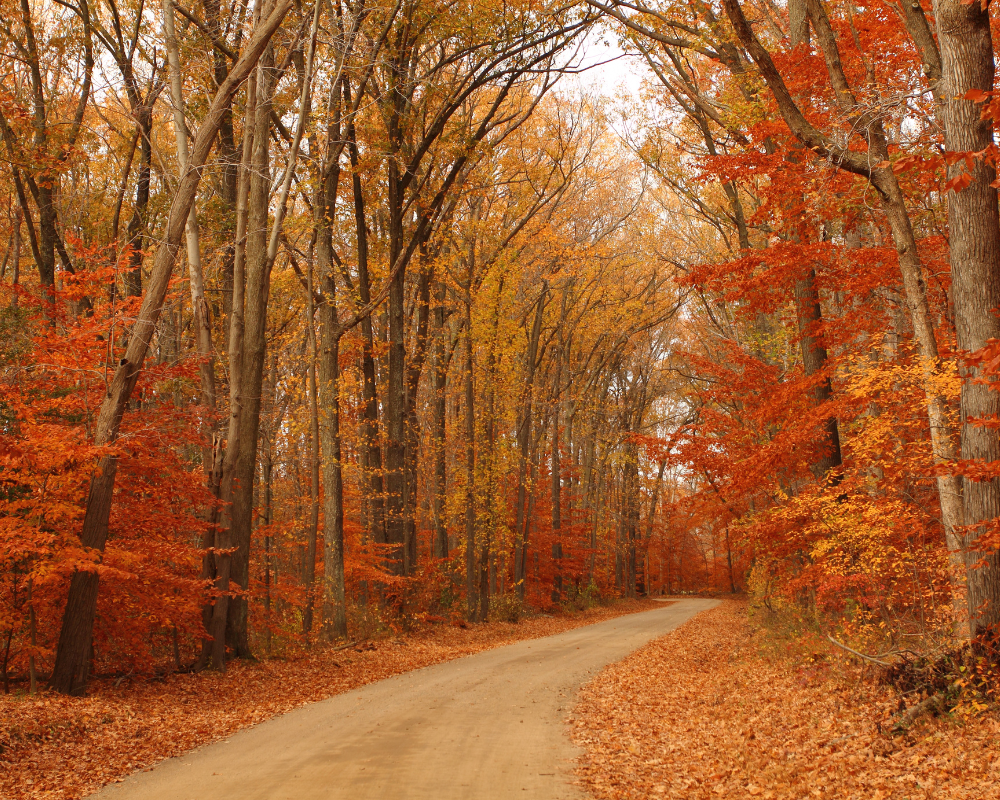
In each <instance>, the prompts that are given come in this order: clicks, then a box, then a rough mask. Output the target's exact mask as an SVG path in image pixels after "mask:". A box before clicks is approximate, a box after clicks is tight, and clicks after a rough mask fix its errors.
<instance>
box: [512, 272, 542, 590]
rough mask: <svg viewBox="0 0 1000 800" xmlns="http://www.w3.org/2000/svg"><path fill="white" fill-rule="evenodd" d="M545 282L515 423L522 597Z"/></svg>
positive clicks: (517, 576) (517, 564)
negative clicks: (536, 383) (530, 465)
mask: <svg viewBox="0 0 1000 800" xmlns="http://www.w3.org/2000/svg"><path fill="white" fill-rule="evenodd" d="M548 289H549V287H548V284H547V283H546V284H544V285H543V288H542V294H541V295H540V296H539V298H538V300H537V301H536V306H535V317H534V322H532V325H531V333H530V335H529V336H528V351H527V353H526V354H525V360H524V373H525V375H524V379H525V380H524V383H525V389H524V395H523V398H522V400H521V410H520V414H519V419H518V422H517V452H518V459H517V507H516V511H515V514H514V586H515V587H516V591H517V596H518V597H519V598H520V599H521V600H523V599H524V589H525V579H526V577H527V561H528V525H527V522H528V516H527V497H528V491H529V487H528V480H527V478H528V450H529V448H530V446H531V425H532V417H533V406H534V384H535V369H536V367H537V364H536V362H537V360H538V343H539V340H540V339H541V335H542V320H543V318H544V314H545V299H546V296H547V295H548Z"/></svg>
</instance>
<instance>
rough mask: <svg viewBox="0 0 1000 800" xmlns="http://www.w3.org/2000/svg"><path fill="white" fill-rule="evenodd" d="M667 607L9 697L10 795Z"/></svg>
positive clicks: (41, 795) (5, 735) (624, 605)
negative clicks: (390, 681) (426, 671)
mask: <svg viewBox="0 0 1000 800" xmlns="http://www.w3.org/2000/svg"><path fill="white" fill-rule="evenodd" d="M654 607H659V604H657V603H655V602H653V601H649V600H638V601H622V602H617V603H614V604H612V605H607V606H598V607H595V608H591V609H588V610H585V611H582V612H579V613H573V614H559V615H556V616H551V615H538V616H534V617H529V618H527V619H524V620H522V621H521V622H519V623H517V624H513V623H507V622H488V623H482V624H470V625H468V626H464V623H463V626H456V625H425V626H423V627H420V628H417V629H415V630H413V631H411V632H410V633H408V634H405V635H399V634H397V635H394V636H393V637H391V638H387V639H383V640H377V641H369V642H362V643H359V644H356V645H352V646H350V647H341V648H332V647H330V648H320V647H317V648H315V649H314V650H312V651H310V652H307V653H306V654H305V655H304V656H302V657H299V658H296V659H293V660H288V661H282V660H277V659H272V660H267V661H262V662H259V663H249V664H247V663H240V662H234V663H231V664H230V665H229V668H228V670H227V672H226V673H225V674H219V673H216V672H207V671H206V672H200V673H190V672H188V673H184V672H176V673H172V674H168V675H165V676H163V677H162V678H159V679H149V680H143V679H135V680H130V681H128V682H125V683H122V684H120V685H117V686H116V683H118V681H115V680H101V681H94V682H93V685H92V689H91V691H90V693H89V694H88V696H87V697H82V698H76V697H65V696H63V695H57V694H53V693H43V694H40V695H36V696H29V695H24V694H21V695H6V696H0V798H3V800H75V798H80V797H84V796H86V795H87V794H89V793H91V792H94V791H96V790H97V789H99V788H100V787H101V786H104V785H106V784H109V783H112V782H116V781H120V780H123V779H124V778H125V776H127V775H128V774H130V773H131V772H134V771H138V770H141V769H148V768H150V767H152V766H153V765H154V764H156V763H157V762H158V761H161V760H163V759H165V758H170V757H172V756H177V755H180V754H182V753H184V752H186V751H188V750H191V749H192V748H195V747H199V746H201V745H204V744H207V743H209V742H212V741H215V740H217V739H221V738H223V737H225V736H228V735H230V734H232V733H235V732H236V731H238V730H240V729H242V728H247V727H250V726H252V725H256V724H257V723H260V722H264V721H265V720H268V719H270V718H271V717H274V716H277V715H279V714H283V713H285V712H287V711H290V710H292V709H294V708H296V707H298V706H302V705H305V704H306V703H312V702H315V701H318V700H323V699H325V698H327V697H332V696H333V695H336V694H340V693H341V692H346V691H349V690H351V689H355V688H358V687H359V686H364V685H365V684H368V683H372V682H374V681H379V680H382V679H384V678H389V677H391V676H393V675H398V674H400V673H402V672H408V671H410V670H414V669H420V668H421V667H427V666H431V665H432V664H437V663H440V662H442V661H449V660H451V659H455V658H461V657H462V656H467V655H472V654H474V653H479V652H481V651H483V650H489V649H492V648H495V647H502V646H503V645H506V644H511V643H513V642H517V641H522V640H525V639H537V638H540V637H543V636H552V635H553V634H556V633H561V632H563V631H566V630H570V629H572V628H577V627H581V626H583V625H592V624H594V623H596V622H601V621H603V620H606V619H611V618H613V617H618V616H623V615H625V614H632V613H635V612H638V611H646V610H649V609H650V608H654Z"/></svg>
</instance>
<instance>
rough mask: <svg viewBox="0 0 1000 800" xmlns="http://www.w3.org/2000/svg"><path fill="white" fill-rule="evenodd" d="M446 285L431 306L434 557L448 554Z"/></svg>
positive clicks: (447, 349) (449, 349) (442, 556)
mask: <svg viewBox="0 0 1000 800" xmlns="http://www.w3.org/2000/svg"><path fill="white" fill-rule="evenodd" d="M446 291H447V287H446V285H445V284H444V283H443V282H442V283H440V284H438V291H437V298H436V303H437V305H436V306H435V308H434V326H435V328H436V329H437V338H436V340H435V343H434V397H433V399H432V401H431V402H432V403H433V410H434V420H433V424H434V429H433V433H432V436H433V440H434V501H433V502H434V557H435V558H441V559H444V558H447V557H448V524H447V520H446V519H445V500H446V499H447V491H448V469H447V467H448V465H447V451H446V445H447V442H446V433H447V431H446V422H447V419H446V414H447V410H448V406H447V399H448V398H447V395H446V390H447V388H448V363H449V361H450V360H451V354H452V352H453V349H452V348H450V347H449V346H448V342H447V341H446V340H445V337H446V336H447V335H448V334H449V333H450V331H449V330H448V328H447V327H446V326H445V307H444V303H445V297H446V294H445V293H446Z"/></svg>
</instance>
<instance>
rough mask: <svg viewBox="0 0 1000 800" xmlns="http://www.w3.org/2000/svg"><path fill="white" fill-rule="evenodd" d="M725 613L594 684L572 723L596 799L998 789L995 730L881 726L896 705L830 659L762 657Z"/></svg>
mask: <svg viewBox="0 0 1000 800" xmlns="http://www.w3.org/2000/svg"><path fill="white" fill-rule="evenodd" d="M762 635H763V634H762V632H754V631H753V630H752V628H751V626H750V624H749V623H748V620H747V611H746V606H745V605H744V604H742V603H739V602H735V601H727V602H725V603H724V604H723V605H721V606H719V607H718V608H715V609H713V610H712V611H709V612H705V613H703V614H700V615H698V616H697V617H696V618H695V619H693V620H691V621H690V622H688V623H687V624H685V625H683V626H682V627H680V628H678V629H677V630H676V631H674V632H672V633H670V634H668V635H667V636H665V637H663V638H661V639H659V640H657V641H655V642H652V643H651V644H649V645H647V646H646V647H644V648H642V649H641V650H639V651H637V652H636V653H634V654H633V655H631V656H630V657H629V658H627V659H625V660H624V661H622V662H620V663H619V664H616V665H614V666H612V667H610V668H608V669H607V670H605V671H604V672H602V673H601V674H600V675H599V676H598V677H597V679H596V680H594V681H593V682H592V683H591V684H589V685H588V686H587V687H585V689H584V690H583V691H582V692H581V697H580V703H579V705H578V706H577V708H576V711H575V714H574V719H573V721H572V732H573V733H572V735H573V738H574V741H575V742H576V743H577V744H578V745H580V746H581V747H583V748H584V750H585V753H584V755H583V756H582V757H581V761H580V764H579V767H578V776H579V777H580V778H581V779H582V782H583V783H584V785H585V786H586V787H587V788H588V789H589V790H590V792H591V793H592V794H593V796H595V797H597V798H600V800H610V799H611V798H614V800H621V799H623V798H648V797H671V798H685V800H696V799H700V798H705V800H714V798H718V797H725V798H742V797H761V798H782V800H785V799H786V798H787V799H788V800H791V798H795V800H801V799H802V798H807V797H830V798H837V799H838V800H852V799H855V798H856V800H873V799H875V798H878V799H879V800H888V799H889V798H898V800H904V799H905V800H924V799H926V800H930V799H931V798H934V800H942V799H943V798H968V800H983V798H987V797H994V796H996V792H997V786H1000V758H998V753H997V749H996V743H997V741H1000V720H998V717H997V714H996V712H995V711H991V712H986V713H983V714H980V715H978V716H975V717H972V718H969V719H963V718H960V717H950V718H940V719H931V718H926V717H925V718H923V719H921V720H920V721H919V722H918V723H917V724H916V725H915V726H914V727H912V728H911V729H910V731H909V732H908V734H907V735H905V736H895V737H894V736H890V735H888V734H883V733H881V731H888V730H890V728H891V719H892V717H893V714H894V712H895V711H896V710H897V708H898V700H897V698H896V697H895V695H894V694H892V693H891V692H890V691H889V690H887V689H885V688H884V687H881V686H877V685H874V684H872V683H870V682H865V681H862V680H861V679H860V676H859V675H857V674H856V673H855V672H853V668H852V667H850V666H849V665H847V664H844V663H843V662H842V661H840V660H839V659H838V660H833V661H831V660H829V659H826V660H819V661H815V662H813V663H808V664H805V663H802V661H801V660H796V659H791V658H785V657H770V656H767V655H764V654H763V651H762V650H761V648H760V646H759V645H760V642H761V639H760V637H761V636H762Z"/></svg>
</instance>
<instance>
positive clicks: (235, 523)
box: [216, 47, 277, 658]
mask: <svg viewBox="0 0 1000 800" xmlns="http://www.w3.org/2000/svg"><path fill="white" fill-rule="evenodd" d="M275 72H276V70H275V68H274V50H273V48H270V47H269V48H268V49H267V50H266V51H265V53H264V55H263V56H262V57H261V61H260V68H259V70H258V73H257V107H256V116H255V120H254V136H253V156H252V160H251V178H250V194H249V198H248V207H247V209H248V211H247V237H246V289H245V300H244V311H243V342H242V347H241V353H240V355H241V359H240V396H239V398H238V401H237V404H238V406H239V420H238V423H237V433H236V442H235V443H234V445H235V447H236V459H235V461H234V464H233V471H232V511H231V525H230V529H229V542H228V543H227V544H228V546H229V547H230V548H235V551H234V552H233V554H232V556H230V557H228V558H222V559H220V573H221V571H222V569H223V567H222V564H223V563H226V562H228V565H229V580H230V581H234V582H235V583H236V585H237V587H238V588H239V589H242V590H243V591H246V590H247V589H249V586H250V531H251V527H252V522H253V482H254V474H255V472H256V467H257V434H258V431H259V429H260V406H261V388H262V386H263V378H264V356H265V350H266V347H267V303H268V296H269V293H270V284H271V270H270V267H271V264H270V263H269V259H268V257H267V247H268V236H267V233H268V209H269V200H270V198H269V195H270V188H271V180H270V175H271V163H270V131H271V109H272V107H273V105H272V99H273V92H274V86H275V83H276V81H277V76H276V75H275ZM226 589H227V590H228V585H227V586H226ZM226 605H227V606H228V608H227V614H226V628H225V643H226V645H227V646H228V647H229V648H230V649H231V650H232V651H233V653H234V654H235V656H236V657H237V658H249V657H250V656H251V651H250V639H249V632H248V629H247V622H248V620H247V614H248V611H249V608H248V605H247V602H246V598H245V597H239V596H237V597H233V598H231V599H230V600H229V602H228V603H227V604H226ZM216 607H217V608H218V607H219V604H218V603H217V604H216Z"/></svg>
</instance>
